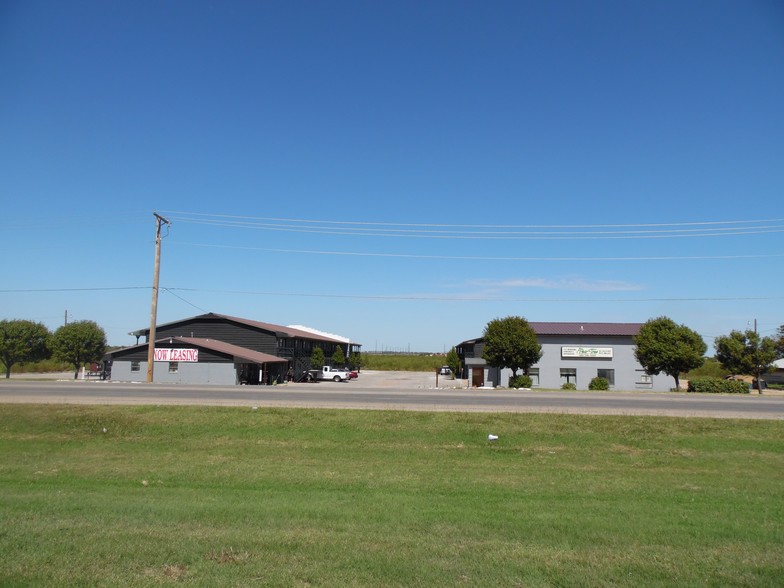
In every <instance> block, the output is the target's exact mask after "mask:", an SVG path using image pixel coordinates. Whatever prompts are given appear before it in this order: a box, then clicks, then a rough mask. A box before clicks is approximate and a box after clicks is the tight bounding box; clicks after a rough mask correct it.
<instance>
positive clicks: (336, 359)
mask: <svg viewBox="0 0 784 588" xmlns="http://www.w3.org/2000/svg"><path fill="white" fill-rule="evenodd" d="M345 363H346V355H345V353H343V348H342V347H341V346H340V345H338V346H337V348H335V353H333V354H332V365H334V366H341V365H343V364H345Z"/></svg>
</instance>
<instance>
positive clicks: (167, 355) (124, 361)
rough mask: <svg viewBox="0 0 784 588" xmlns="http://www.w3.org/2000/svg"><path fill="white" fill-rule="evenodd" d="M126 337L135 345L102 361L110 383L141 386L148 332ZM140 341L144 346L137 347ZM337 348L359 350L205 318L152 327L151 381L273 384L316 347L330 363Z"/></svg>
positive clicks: (317, 336)
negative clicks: (153, 367) (153, 334)
mask: <svg viewBox="0 0 784 588" xmlns="http://www.w3.org/2000/svg"><path fill="white" fill-rule="evenodd" d="M130 334H131V335H133V336H135V337H136V341H137V344H136V345H134V346H132V347H127V348H125V349H119V350H117V351H113V352H111V353H109V354H107V356H106V358H105V360H106V361H107V362H108V363H109V365H110V370H111V376H110V377H111V379H112V380H118V381H126V382H144V381H146V380H147V357H148V345H149V340H148V338H149V329H140V330H138V331H133V332H131V333H130ZM142 337H144V338H145V339H146V341H145V342H144V343H141V344H140V343H139V340H140V339H141V338H142ZM338 346H340V347H341V349H342V350H343V353H344V354H346V355H348V354H350V353H359V352H360V350H361V345H359V344H357V343H351V342H349V340H348V339H345V338H342V337H337V336H327V335H326V334H324V333H320V332H317V331H312V330H305V329H304V328H295V327H284V326H281V325H274V324H271V323H262V322H259V321H252V320H248V319H243V318H238V317H232V316H227V315H221V314H214V313H208V314H203V315H199V316H194V317H190V318H186V319H182V320H179V321H175V322H171V323H166V324H163V325H158V326H157V327H156V341H155V358H154V361H155V369H154V372H153V378H154V381H155V382H161V383H163V382H172V383H180V384H223V385H232V384H273V383H278V382H283V381H285V380H286V379H287V376H288V375H292V376H296V375H297V374H299V373H302V372H303V371H305V370H306V369H308V368H309V367H310V357H311V355H312V354H313V350H314V349H315V348H316V347H320V348H321V349H322V350H323V351H324V355H325V357H328V358H329V357H332V355H333V354H334V353H335V351H336V350H337V348H338Z"/></svg>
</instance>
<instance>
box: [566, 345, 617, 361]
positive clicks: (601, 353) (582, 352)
mask: <svg viewBox="0 0 784 588" xmlns="http://www.w3.org/2000/svg"><path fill="white" fill-rule="evenodd" d="M612 356H613V348H612V347H561V357H578V358H586V357H587V358H598V359H612Z"/></svg>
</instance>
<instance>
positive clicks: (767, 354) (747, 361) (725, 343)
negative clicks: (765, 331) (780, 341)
mask: <svg viewBox="0 0 784 588" xmlns="http://www.w3.org/2000/svg"><path fill="white" fill-rule="evenodd" d="M714 345H715V346H716V359H718V360H719V363H721V365H723V366H724V367H725V368H726V369H728V370H730V371H731V372H732V373H733V374H746V375H749V376H752V375H753V376H754V377H755V378H756V379H757V387H758V388H759V390H760V393H762V386H760V384H759V382H760V380H761V378H762V374H764V373H766V372H768V371H770V369H771V368H772V367H773V362H774V361H776V357H777V355H778V352H777V350H776V341H775V340H774V339H772V338H771V337H760V336H759V334H758V333H756V332H754V331H751V330H748V331H746V332H745V333H741V332H740V331H732V332H731V333H730V334H729V335H722V336H721V337H716V340H715V341H714Z"/></svg>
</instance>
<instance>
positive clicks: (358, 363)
mask: <svg viewBox="0 0 784 588" xmlns="http://www.w3.org/2000/svg"><path fill="white" fill-rule="evenodd" d="M348 364H349V365H350V366H351V369H354V370H359V369H360V368H361V367H362V356H361V355H360V354H359V353H358V352H357V351H354V352H352V353H350V354H349V356H348Z"/></svg>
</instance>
